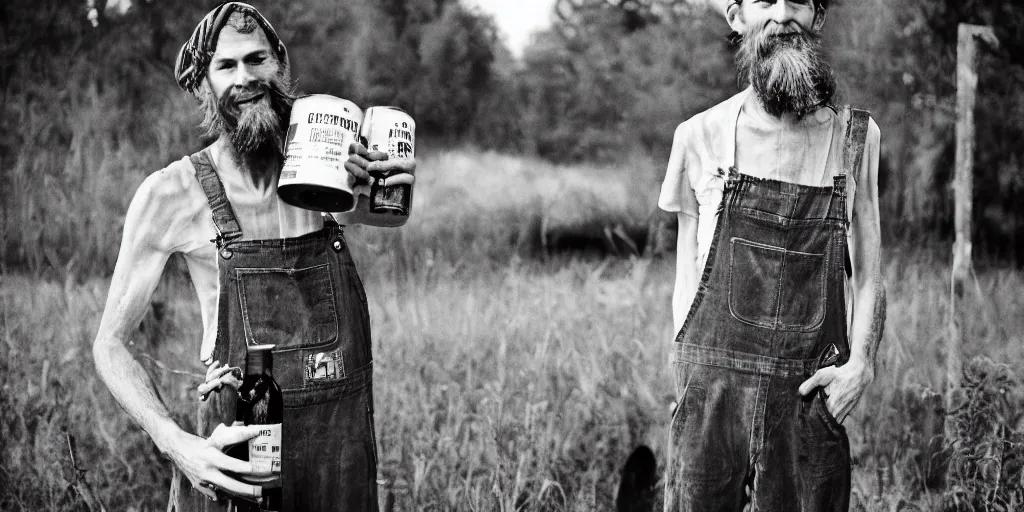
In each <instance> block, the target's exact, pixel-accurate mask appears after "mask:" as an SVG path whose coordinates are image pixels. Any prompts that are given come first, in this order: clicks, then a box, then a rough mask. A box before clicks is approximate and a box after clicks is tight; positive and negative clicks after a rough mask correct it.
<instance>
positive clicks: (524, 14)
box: [462, 0, 555, 57]
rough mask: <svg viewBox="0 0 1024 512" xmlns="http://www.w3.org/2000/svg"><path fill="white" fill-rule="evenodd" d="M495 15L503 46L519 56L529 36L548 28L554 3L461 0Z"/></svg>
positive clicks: (547, 0)
mask: <svg viewBox="0 0 1024 512" xmlns="http://www.w3.org/2000/svg"><path fill="white" fill-rule="evenodd" d="M462 1H463V2H465V4H466V5H470V6H475V7H479V8H480V10H481V11H483V12H485V13H487V14H490V15H492V16H494V21H495V22H496V23H497V24H498V30H500V31H501V33H502V37H503V38H504V40H505V44H507V45H508V47H509V49H510V50H512V54H513V55H515V56H516V57H520V56H522V54H523V48H525V47H526V45H527V44H528V43H529V42H530V34H531V33H532V32H534V31H537V30H543V29H545V28H547V27H549V26H550V25H551V19H552V17H553V16H554V7H555V0H462Z"/></svg>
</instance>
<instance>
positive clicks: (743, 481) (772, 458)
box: [665, 108, 868, 512]
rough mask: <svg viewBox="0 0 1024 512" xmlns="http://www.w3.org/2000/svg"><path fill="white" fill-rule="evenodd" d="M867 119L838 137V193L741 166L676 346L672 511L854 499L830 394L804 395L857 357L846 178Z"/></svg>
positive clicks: (858, 115) (819, 505)
mask: <svg viewBox="0 0 1024 512" xmlns="http://www.w3.org/2000/svg"><path fill="white" fill-rule="evenodd" d="M867 124H868V114H867V113H866V112H863V111H858V110H853V111H852V114H851V110H850V109H849V108H847V109H844V110H843V111H842V112H841V114H840V116H839V123H838V124H837V125H836V127H837V128H836V130H835V132H834V133H836V135H834V136H833V139H832V149H831V150H830V151H829V157H828V158H829V160H830V162H831V160H832V159H833V155H835V153H837V146H840V144H837V142H839V141H840V140H841V141H842V144H841V147H842V157H843V160H842V164H841V165H838V166H837V167H839V171H838V175H835V176H833V186H831V187H815V186H806V185H798V184H793V183H787V182H782V181H777V180H771V179H762V178H755V177H752V176H749V175H745V174H740V173H739V172H738V171H737V170H736V168H735V166H733V167H730V169H729V172H728V176H727V177H726V180H727V181H726V184H725V192H724V194H723V197H722V204H721V206H720V213H719V217H718V223H717V226H716V227H715V236H714V241H713V242H712V245H711V248H710V252H709V254H708V259H707V263H706V264H705V267H704V271H703V275H702V276H701V280H700V284H699V285H698V289H697V294H696V297H695V298H694V301H693V304H692V305H691V307H690V310H689V313H688V314H687V318H686V321H685V322H684V324H683V327H682V329H681V330H680V332H679V334H678V336H677V337H676V339H675V342H674V343H673V350H672V360H673V366H674V369H675V372H676V375H675V376H676V390H677V395H678V397H679V399H678V405H677V407H676V410H675V412H674V413H673V417H672V423H671V431H670V435H669V461H668V467H667V470H666V487H665V510H666V511H740V510H743V509H744V506H746V505H747V504H749V505H750V510H757V511H761V510H763V511H787V512H790V511H826V510H828V511H844V510H847V508H848V507H849V497H850V445H849V440H848V439H847V436H846V431H845V429H844V428H843V427H842V425H840V424H839V422H837V421H836V419H835V418H834V417H833V416H832V415H831V414H830V413H829V412H828V410H827V409H826V407H825V401H824V399H825V396H824V391H823V388H820V389H818V390H816V391H815V392H813V393H811V394H810V395H809V396H808V397H801V396H800V394H799V393H798V391H797V389H798V387H799V386H800V384H801V383H802V382H803V381H804V380H806V379H807V378H809V377H810V376H811V375H813V374H814V372H815V371H816V370H817V369H818V368H819V367H822V366H828V365H831V364H840V365H841V364H843V363H845V362H846V361H847V359H848V357H849V341H848V338H847V320H846V314H847V311H846V300H845V289H844V288H845V279H846V277H847V272H848V270H849V253H848V248H847V239H846V236H847V229H848V221H847V218H848V217H847V210H846V208H847V205H846V202H847V197H846V179H847V174H849V173H852V172H854V170H855V169H859V168H860V162H861V154H862V153H863V148H864V140H865V136H866V133H867ZM839 127H843V128H845V131H844V130H842V129H840V128H839ZM842 132H845V135H843V134H842ZM837 139H838V140H837ZM730 149H731V148H730ZM723 174H725V173H724V172H723Z"/></svg>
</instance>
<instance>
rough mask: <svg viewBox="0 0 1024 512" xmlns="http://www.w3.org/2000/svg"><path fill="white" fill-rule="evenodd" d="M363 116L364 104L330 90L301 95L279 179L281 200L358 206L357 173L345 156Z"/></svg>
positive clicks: (323, 207) (331, 207)
mask: <svg viewBox="0 0 1024 512" xmlns="http://www.w3.org/2000/svg"><path fill="white" fill-rule="evenodd" d="M362 122H363V111H362V109H360V108H359V107H358V106H357V105H356V104H355V103H352V102H351V101H348V100H345V99H341V98H338V97H335V96H330V95H327V94H310V95H308V96H302V97H300V98H298V99H296V100H295V103H294V104H293V105H292V113H291V117H290V121H289V125H288V136H287V139H286V141H285V159H284V166H283V168H282V169H281V177H280V179H279V181H278V185H277V193H278V195H279V196H280V197H281V200H283V201H284V202H286V203H288V204H292V205H295V206H298V207H299V208H305V209H307V210H317V211H322V212H346V211H349V210H351V209H352V208H354V207H355V202H356V200H355V195H354V194H353V192H352V186H353V184H354V183H353V180H354V178H353V176H352V175H351V174H350V173H349V172H348V171H347V170H345V161H347V160H348V150H349V146H350V145H351V144H352V143H353V142H355V141H357V140H358V138H357V137H358V136H359V129H360V127H361V125H362Z"/></svg>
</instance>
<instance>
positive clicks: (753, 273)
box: [729, 237, 828, 331]
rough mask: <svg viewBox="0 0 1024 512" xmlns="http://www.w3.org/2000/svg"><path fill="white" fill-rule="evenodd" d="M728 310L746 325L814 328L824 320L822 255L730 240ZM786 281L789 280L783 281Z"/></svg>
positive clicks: (740, 239)
mask: <svg viewBox="0 0 1024 512" xmlns="http://www.w3.org/2000/svg"><path fill="white" fill-rule="evenodd" d="M730 249H731V250H730V253H731V254H730V259H729V313H730V314H731V315H732V316H733V318H735V319H736V320H739V321H741V322H743V323H746V324H750V325H755V326H758V327H765V328H768V329H778V330H783V331H813V330H815V329H817V328H818V327H820V326H821V324H822V322H823V321H824V320H825V283H826V281H825V276H826V275H827V273H828V272H827V270H828V269H827V268H826V256H825V254H824V253H809V252H800V251H790V250H787V249H785V248H782V247H775V246H773V245H768V244H762V243H758V242H753V241H750V240H745V239H742V238H736V237H733V238H732V239H730ZM784 283H785V284H784Z"/></svg>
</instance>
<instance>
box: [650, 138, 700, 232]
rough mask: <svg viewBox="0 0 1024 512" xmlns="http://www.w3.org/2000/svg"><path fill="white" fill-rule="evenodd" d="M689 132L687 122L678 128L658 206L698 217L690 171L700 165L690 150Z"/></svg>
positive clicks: (669, 210)
mask: <svg viewBox="0 0 1024 512" xmlns="http://www.w3.org/2000/svg"><path fill="white" fill-rule="evenodd" d="M688 132H689V130H688V129H687V127H686V123H684V124H681V125H680V126H679V128H677V129H676V133H675V137H673V140H672V154H671V155H670V156H669V162H668V168H667V170H666V171H665V180H664V181H662V183H661V194H660V196H659V197H658V207H659V208H661V209H662V210H665V211H667V212H679V213H683V214H685V215H688V216H690V217H693V218H697V216H698V210H697V207H698V203H697V196H696V194H695V193H694V190H693V185H692V184H691V182H690V176H689V173H690V172H691V169H698V168H699V165H698V163H697V162H694V156H695V155H694V152H693V151H691V150H690V146H691V144H692V143H693V141H692V140H690V138H689V137H688Z"/></svg>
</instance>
